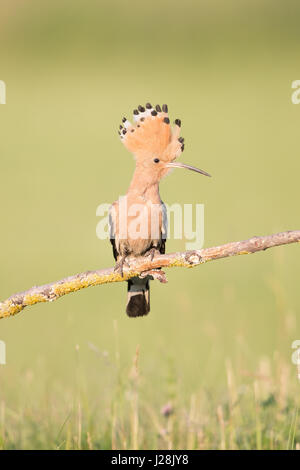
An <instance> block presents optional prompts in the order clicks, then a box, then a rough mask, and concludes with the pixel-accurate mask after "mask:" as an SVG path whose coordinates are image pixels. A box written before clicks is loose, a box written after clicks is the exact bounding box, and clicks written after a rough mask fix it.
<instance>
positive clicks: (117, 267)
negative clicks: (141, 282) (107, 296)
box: [114, 256, 130, 277]
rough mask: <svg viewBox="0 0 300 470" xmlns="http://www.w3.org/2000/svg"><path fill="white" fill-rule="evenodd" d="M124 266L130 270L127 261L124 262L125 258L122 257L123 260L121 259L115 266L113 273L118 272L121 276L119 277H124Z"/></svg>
mask: <svg viewBox="0 0 300 470" xmlns="http://www.w3.org/2000/svg"><path fill="white" fill-rule="evenodd" d="M124 266H127V268H130V265H129V263H128V261H126V256H123V258H121V259H120V260H119V261H118V262H117V263H116V264H115V267H114V272H118V273H119V274H120V275H121V277H124V270H123V267H124Z"/></svg>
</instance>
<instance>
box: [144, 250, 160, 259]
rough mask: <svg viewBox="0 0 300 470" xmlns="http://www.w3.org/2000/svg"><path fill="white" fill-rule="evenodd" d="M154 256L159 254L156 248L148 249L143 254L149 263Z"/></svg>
mask: <svg viewBox="0 0 300 470" xmlns="http://www.w3.org/2000/svg"><path fill="white" fill-rule="evenodd" d="M156 254H160V251H159V250H158V249H157V248H150V250H148V251H147V252H146V254H145V256H147V257H148V256H149V257H150V261H153V258H154V256H155V255H156Z"/></svg>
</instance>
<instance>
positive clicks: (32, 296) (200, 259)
mask: <svg viewBox="0 0 300 470" xmlns="http://www.w3.org/2000/svg"><path fill="white" fill-rule="evenodd" d="M296 242H300V230H295V231H287V232H281V233H275V234H273V235H268V236H265V237H253V238H250V239H249V240H244V241H238V242H232V243H226V244H225V245H220V246H216V247H212V248H204V249H202V250H194V251H186V252H177V253H169V254H165V255H158V256H155V258H154V259H153V260H151V259H150V257H139V258H128V261H129V267H128V266H126V265H124V272H123V277H122V276H121V274H120V273H119V272H116V271H115V270H114V268H108V269H101V270H97V271H86V272H84V273H81V274H76V275H74V276H69V277H66V278H64V279H61V280H60V281H56V282H52V283H50V284H45V285H43V286H35V287H32V288H31V289H29V290H27V291H24V292H20V293H18V294H14V295H12V296H11V297H9V298H8V299H7V300H5V301H4V302H1V303H0V319H1V318H5V317H9V316H12V315H15V314H16V313H18V312H21V310H23V309H24V308H25V307H27V306H29V305H34V304H37V303H39V302H52V301H54V300H56V299H58V298H59V297H62V296H63V295H66V294H70V293H71V292H76V291H77V290H80V289H84V288H85V287H90V286H98V285H100V284H107V283H110V282H122V281H126V280H127V279H129V278H131V277H134V276H137V275H140V274H141V273H143V272H145V271H150V270H153V269H154V270H155V269H156V268H163V267H164V268H171V267H188V268H191V267H193V266H198V265H199V264H203V263H206V262H207V261H213V260H217V259H221V258H227V257H229V256H235V255H245V254H250V253H256V252H258V251H262V250H266V249H267V248H271V247H274V246H279V245H286V244H289V243H296ZM154 277H156V278H157V279H159V280H160V281H161V282H165V280H164V276H163V275H160V274H158V275H157V276H155V271H154Z"/></svg>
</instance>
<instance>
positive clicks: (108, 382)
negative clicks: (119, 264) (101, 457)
mask: <svg viewBox="0 0 300 470" xmlns="http://www.w3.org/2000/svg"><path fill="white" fill-rule="evenodd" d="M298 17H299V5H298V4H297V3H296V2H292V1H288V2H285V3H282V2H274V1H272V2H270V1H260V2H258V1H254V2H253V1H252V2H235V1H229V2H226V4H225V3H224V2H216V1H215V2H193V1H191V0H189V1H187V2H185V3H184V4H179V3H175V4H174V2H170V1H165V2H158V1H153V2H151V4H145V3H143V4H141V3H140V2H136V1H132V2H130V5H127V4H126V5H125V4H124V3H121V2H119V1H116V2H113V3H112V2H106V1H105V2H104V1H103V2H93V1H91V2H89V6H88V7H87V6H86V4H85V3H84V2H81V1H77V2H69V1H67V2H63V3H61V2H57V1H53V2H51V3H50V2H43V6H42V7H41V6H40V3H39V2H36V1H31V2H23V3H19V2H15V1H11V2H9V3H8V2H5V4H4V5H3V15H1V19H0V22H1V28H0V31H1V32H0V56H1V69H0V79H1V80H4V81H5V82H6V85H7V104H6V105H5V106H0V123H1V140H0V152H1V153H0V155H1V185H0V198H1V199H0V200H1V221H2V230H1V235H0V247H1V248H0V285H1V293H0V296H1V298H2V299H5V298H6V297H8V296H9V295H11V294H12V293H14V292H17V291H20V290H24V289H26V288H29V287H31V286H32V285H35V284H42V283H45V282H49V281H51V280H55V279H60V278H61V277H64V276H65V275H69V274H73V273H76V272H80V271H82V270H85V269H96V268H99V267H105V266H110V265H111V264H112V254H111V249H110V245H109V243H108V242H103V241H100V240H98V239H97V238H96V234H95V230H96V224H97V218H96V216H95V213H96V207H97V206H98V204H100V203H102V202H111V201H113V200H115V199H116V198H117V197H118V196H119V194H124V193H125V191H126V190H127V186H128V183H129V181H130V178H131V175H132V171H133V168H134V162H133V159H132V157H131V156H130V155H129V154H128V153H126V150H125V149H124V148H122V146H121V145H120V142H119V140H118V138H117V133H116V130H117V128H118V124H119V121H120V120H121V118H122V116H123V115H128V116H129V115H130V113H131V112H132V109H133V108H134V107H136V106H137V105H138V104H139V103H144V102H146V101H148V100H149V101H151V102H157V103H163V102H166V103H168V105H169V110H170V115H171V118H172V119H174V118H176V117H180V118H181V119H182V122H183V135H184V137H185V139H186V143H187V145H186V150H185V152H184V155H183V158H182V159H183V161H185V162H187V163H191V164H195V165H198V166H200V167H201V168H204V169H205V170H207V171H209V172H210V173H211V174H212V175H213V178H212V179H211V180H208V181H206V179H205V178H197V176H196V175H187V174H186V175H185V174H183V173H181V172H178V173H176V172H173V173H172V175H171V176H170V177H169V178H167V179H166V180H164V181H163V182H162V185H161V195H162V198H163V200H164V201H166V202H168V203H169V204H172V203H174V202H179V201H180V202H182V203H191V202H192V203H197V202H202V203H204V204H205V224H206V226H205V246H210V245H213V244H219V243H225V242H227V241H233V240H239V239H244V238H248V237H250V236H252V235H263V234H269V233H272V232H276V231H281V230H287V229H297V228H299V208H298V204H299V196H298V193H299V190H298V188H299V181H298V179H299V177H298V175H299V170H300V164H299V158H298V147H299V143H298V141H299V139H298V123H299V112H300V107H297V106H295V105H292V104H291V99H290V98H291V82H292V81H293V80H295V79H297V78H299V63H298V62H299V61H297V57H298V47H299V31H298V30H299V28H298V20H297V18H298ZM177 249H178V250H179V249H184V241H178V240H170V241H169V243H168V250H169V251H173V250H177ZM298 257H299V247H298V246H290V247H289V246H288V247H284V248H277V249H274V250H272V251H270V252H266V253H264V254H258V255H255V256H253V257H250V256H247V257H239V258H236V259H230V260H224V261H218V262H216V263H211V264H208V265H205V266H203V267H200V268H197V269H195V270H183V269H179V270H170V272H168V278H169V284H168V285H167V286H162V285H156V284H154V283H152V286H151V288H152V293H151V294H152V299H151V304H152V311H151V314H150V316H149V317H148V318H145V319H142V320H141V321H131V320H129V319H128V318H127V317H126V316H125V312H124V310H125V301H126V300H125V299H126V288H125V285H113V286H109V285H108V286H102V287H101V288H95V289H88V290H87V291H82V292H79V293H77V294H76V295H73V296H67V297H65V298H63V299H61V300H59V301H58V302H55V303H53V304H51V305H46V304H45V305H39V306H36V307H34V308H32V309H28V310H27V311H25V312H24V313H23V314H20V315H18V316H16V317H15V318H12V319H9V320H6V321H2V322H1V324H0V339H1V340H4V341H6V344H7V365H6V366H0V367H1V369H0V447H2V448H56V447H59V448H80V447H81V448H90V447H93V448H111V447H116V448H125V447H126V448H131V447H133V446H136V445H138V446H139V447H140V448H158V447H160V448H172V447H176V448H180V447H181V448H187V447H189V448H224V446H225V447H226V448H229V447H233V448H260V447H263V448H287V447H289V448H292V447H293V448H294V447H295V446H296V445H297V443H298V444H299V442H300V435H299V427H298V418H297V411H296V410H297V409H298V406H299V398H298V387H299V384H298V383H297V381H296V370H295V366H294V365H293V364H292V363H291V354H292V349H291V343H292V341H293V340H294V339H298V338H299V322H298V321H297V318H296V317H297V313H298V311H299V290H298V282H297V281H298V277H297V274H298V270H299V261H298ZM116 330H117V332H116ZM76 345H78V346H77V347H76ZM138 345H139V346H140V349H139V354H138V364H139V372H138V374H137V373H136V372H134V371H135V368H134V366H133V365H132V364H133V357H134V356H135V354H136V348H137V346H138ZM132 371H133V372H132ZM230 378H232V380H233V381H234V384H233V385H232V380H231V379H230ZM229 379H230V380H229ZM228 380H229V385H228ZM168 402H170V403H172V406H173V407H174V413H173V414H172V415H171V416H170V417H164V416H162V415H161V413H160V410H161V407H162V406H163V405H165V404H166V403H168ZM137 416H138V421H139V426H138V428H137V427H136V424H137ZM293 436H294V437H293Z"/></svg>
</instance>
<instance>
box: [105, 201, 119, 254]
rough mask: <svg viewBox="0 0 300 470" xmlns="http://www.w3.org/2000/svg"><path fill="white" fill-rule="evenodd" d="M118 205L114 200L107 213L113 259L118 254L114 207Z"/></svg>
mask: <svg viewBox="0 0 300 470" xmlns="http://www.w3.org/2000/svg"><path fill="white" fill-rule="evenodd" d="M117 206H118V202H117V201H116V202H114V203H113V204H112V205H111V206H110V208H109V213H108V224H109V239H110V243H111V244H112V248H113V255H114V258H115V260H117V258H118V256H119V252H118V249H117V244H116V209H117Z"/></svg>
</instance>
